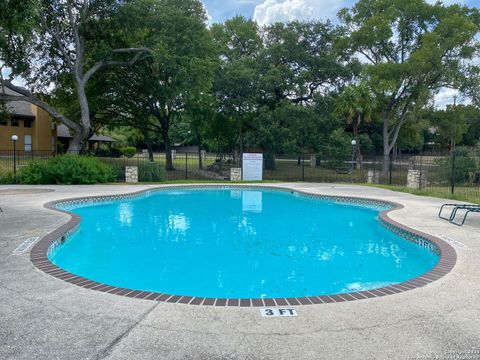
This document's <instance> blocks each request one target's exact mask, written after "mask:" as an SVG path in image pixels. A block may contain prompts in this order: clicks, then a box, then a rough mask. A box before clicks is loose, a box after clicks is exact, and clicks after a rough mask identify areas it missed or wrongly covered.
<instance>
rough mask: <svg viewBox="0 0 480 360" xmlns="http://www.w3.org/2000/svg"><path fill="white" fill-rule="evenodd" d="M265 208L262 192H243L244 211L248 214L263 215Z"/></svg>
mask: <svg viewBox="0 0 480 360" xmlns="http://www.w3.org/2000/svg"><path fill="white" fill-rule="evenodd" d="M262 208H263V203H262V192H261V191H243V192H242V210H243V211H247V212H255V213H261V212H262Z"/></svg>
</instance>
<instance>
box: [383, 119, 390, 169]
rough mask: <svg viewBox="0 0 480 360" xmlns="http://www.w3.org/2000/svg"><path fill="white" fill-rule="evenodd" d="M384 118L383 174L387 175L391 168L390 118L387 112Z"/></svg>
mask: <svg viewBox="0 0 480 360" xmlns="http://www.w3.org/2000/svg"><path fill="white" fill-rule="evenodd" d="M382 118H383V164H382V175H384V176H387V175H388V171H389V169H390V151H391V148H390V141H389V140H390V139H389V134H388V118H387V115H386V114H385V113H383V114H382Z"/></svg>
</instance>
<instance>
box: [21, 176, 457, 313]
mask: <svg viewBox="0 0 480 360" xmlns="http://www.w3.org/2000/svg"><path fill="white" fill-rule="evenodd" d="M179 188H188V189H191V188H197V189H198V188H220V189H232V188H250V189H252V188H261V189H269V190H277V191H286V192H291V193H297V194H302V195H305V196H309V197H314V198H320V199H326V200H333V201H339V202H354V203H355V202H358V203H362V202H363V203H366V204H371V205H384V206H391V208H390V209H388V210H384V211H382V212H381V213H380V214H379V218H380V220H381V221H382V223H383V224H384V225H385V226H386V227H387V228H388V229H389V230H390V231H393V232H395V233H397V234H399V235H400V236H402V237H403V238H404V239H406V240H407V241H412V242H415V243H417V244H418V245H420V246H426V247H428V248H429V249H430V250H431V251H434V252H436V253H437V254H438V255H439V256H440V259H439V261H438V263H437V264H436V265H435V266H434V267H433V268H432V269H431V270H429V271H428V272H426V273H424V274H422V275H420V276H417V277H416V278H413V279H410V280H407V281H404V282H401V283H398V284H394V285H389V286H386V287H382V288H377V289H372V290H363V291H356V292H348V293H342V294H335V295H321V296H308V297H290V298H242V299H232V298H204V297H192V296H182V295H172V294H163V293H158V292H152V291H141V290H133V289H127V288H120V287H115V286H110V285H106V284H103V283H99V282H96V281H92V280H89V279H87V278H84V277H82V276H78V275H75V274H72V273H70V272H68V271H65V270H63V269H62V268H60V267H58V266H56V265H54V264H53V263H52V262H51V261H50V260H49V258H48V254H49V252H50V251H51V249H52V248H55V247H57V246H59V245H61V244H63V243H64V242H65V240H66V239H67V238H68V237H69V236H70V235H71V234H73V233H74V232H75V231H76V230H77V229H78V226H79V224H80V220H81V217H80V216H79V215H77V214H74V213H72V212H69V211H66V210H62V209H58V208H57V206H58V205H60V204H73V203H83V202H92V201H93V202H100V201H105V200H118V199H122V198H123V199H126V198H129V199H130V198H135V197H138V196H140V195H144V194H147V193H148V192H152V191H161V190H172V189H179ZM44 207H45V208H47V209H52V210H55V211H58V212H62V213H65V214H68V215H70V217H71V218H70V220H69V221H68V222H67V223H66V224H64V225H62V226H60V227H59V228H57V229H55V230H54V231H52V232H51V233H49V234H47V235H46V236H45V237H43V238H42V239H41V240H40V241H38V242H37V243H36V244H35V245H34V247H33V248H32V249H31V251H30V261H31V262H32V263H33V265H35V266H36V267H37V268H38V269H39V270H41V271H43V272H44V273H46V274H48V275H51V276H54V277H56V278H58V279H61V280H64V281H66V282H68V283H71V284H74V285H77V286H80V287H83V288H85V289H91V290H96V291H101V292H105V293H109V294H114V295H120V296H126V297H130V298H137V299H146V300H153V301H162V302H169V303H180V304H190V305H208V306H212V305H213V306H240V307H249V306H254V307H264V306H297V305H311V304H323V303H336V302H345V301H354V300H362V299H369V298H376V297H382V296H386V295H391V294H396V293H400V292H404V291H408V290H412V289H416V288H419V287H422V286H425V285H427V284H429V283H431V282H433V281H435V280H438V279H440V278H441V277H443V276H445V275H446V274H448V273H449V272H450V271H451V270H452V269H453V267H454V266H455V263H456V259H457V254H456V252H455V250H454V249H453V247H452V246H451V245H449V244H448V243H447V242H445V241H443V240H441V239H439V238H437V237H435V236H432V235H429V234H426V233H423V232H421V231H418V230H414V229H411V228H409V227H408V226H405V225H402V224H400V223H398V222H396V221H394V220H392V219H390V218H389V217H388V213H389V212H390V211H394V210H398V209H401V208H403V205H401V204H398V203H394V202H391V201H385V200H377V199H369V198H361V197H352V196H350V197H348V196H336V195H320V194H313V193H309V192H304V191H299V190H295V189H291V188H288V187H275V186H268V185H266V186H263V185H247V184H246V185H238V184H237V185H217V184H206V185H176V186H175V185H168V186H161V187H156V188H151V189H146V190H141V191H137V192H133V193H128V194H123V195H106V196H92V197H80V198H70V199H65V200H57V201H53V202H48V203H46V204H44Z"/></svg>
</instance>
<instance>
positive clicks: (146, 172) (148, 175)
mask: <svg viewBox="0 0 480 360" xmlns="http://www.w3.org/2000/svg"><path fill="white" fill-rule="evenodd" d="M164 179H165V177H164V172H163V167H162V165H160V164H157V163H155V162H146V163H141V164H140V166H139V167H138V181H143V182H149V181H163V180H164Z"/></svg>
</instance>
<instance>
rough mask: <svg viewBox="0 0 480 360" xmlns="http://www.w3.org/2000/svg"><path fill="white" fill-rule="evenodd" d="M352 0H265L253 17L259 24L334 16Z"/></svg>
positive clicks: (256, 8) (256, 9) (257, 7)
mask: <svg viewBox="0 0 480 360" xmlns="http://www.w3.org/2000/svg"><path fill="white" fill-rule="evenodd" d="M349 2H350V0H265V1H264V2H263V3H262V4H260V5H257V6H256V7H255V11H254V13H253V19H254V20H256V21H257V23H258V24H259V25H268V24H272V23H274V22H277V21H281V22H288V21H292V20H309V19H313V18H314V19H327V18H330V19H332V18H334V17H335V16H336V15H337V12H338V11H339V10H340V9H341V8H343V7H345V6H348V5H349Z"/></svg>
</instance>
